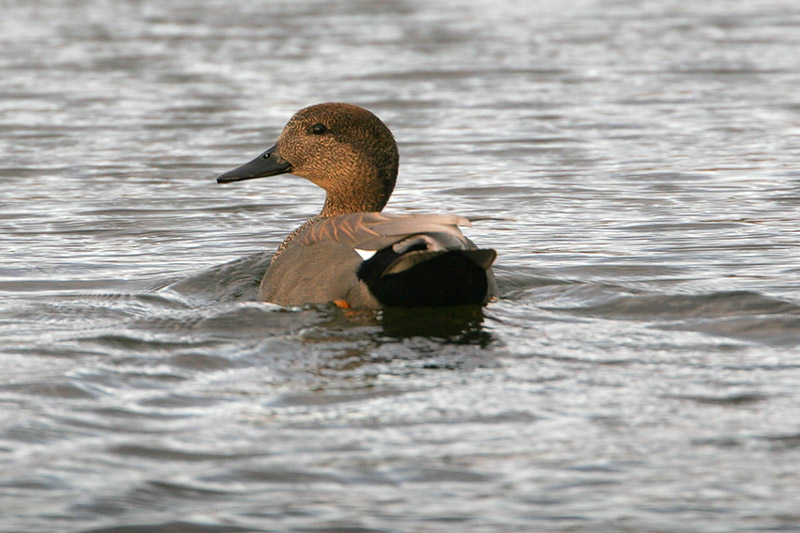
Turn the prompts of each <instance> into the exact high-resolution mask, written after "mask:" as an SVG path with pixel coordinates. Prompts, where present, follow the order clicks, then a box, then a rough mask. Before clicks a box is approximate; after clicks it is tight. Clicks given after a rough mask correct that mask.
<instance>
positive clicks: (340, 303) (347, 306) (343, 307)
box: [333, 300, 350, 309]
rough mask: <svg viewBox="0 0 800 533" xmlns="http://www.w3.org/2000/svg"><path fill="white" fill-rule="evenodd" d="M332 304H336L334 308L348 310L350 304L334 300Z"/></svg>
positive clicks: (345, 301)
mask: <svg viewBox="0 0 800 533" xmlns="http://www.w3.org/2000/svg"><path fill="white" fill-rule="evenodd" d="M333 303H334V304H336V307H340V308H342V309H350V304H349V303H347V300H334V301H333Z"/></svg>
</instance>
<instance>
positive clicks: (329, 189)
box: [217, 103, 398, 216]
mask: <svg viewBox="0 0 800 533" xmlns="http://www.w3.org/2000/svg"><path fill="white" fill-rule="evenodd" d="M397 165H398V153H397V144H396V143H395V140H394V137H393V136H392V133H391V132H390V131H389V128H387V127H386V125H385V124H384V123H383V122H381V120H380V119H379V118H378V117H376V116H375V115H373V114H372V113H371V112H369V111H367V110H366V109H364V108H361V107H358V106H355V105H352V104H343V103H326V104H317V105H313V106H311V107H306V108H305V109H301V110H300V111H298V112H297V113H296V114H295V115H294V116H293V117H292V118H291V119H290V120H289V122H288V123H287V124H286V126H285V127H284V128H283V131H282V132H281V134H280V136H279V137H278V142H277V143H276V144H275V145H274V146H272V147H271V148H269V149H267V150H266V151H264V152H263V153H262V154H261V155H259V156H258V157H256V158H255V159H253V160H252V161H250V162H248V163H245V164H244V165H242V166H240V167H237V168H235V169H233V170H230V171H228V172H225V173H224V174H221V175H220V176H219V177H218V178H217V182H218V183H229V182H232V181H241V180H247V179H254V178H263V177H266V176H274V175H277V174H284V173H287V172H289V173H292V174H294V175H296V176H300V177H303V178H306V179H308V180H309V181H311V182H313V183H314V184H316V185H318V186H319V187H322V188H323V189H325V192H326V198H325V205H324V207H323V209H322V213H321V215H322V216H335V215H341V214H347V213H358V212H368V211H380V210H381V209H383V207H384V206H385V205H386V202H387V201H388V200H389V196H391V194H392V190H393V189H394V184H395V181H396V179H397Z"/></svg>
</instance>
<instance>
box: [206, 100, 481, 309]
mask: <svg viewBox="0 0 800 533" xmlns="http://www.w3.org/2000/svg"><path fill="white" fill-rule="evenodd" d="M398 159H399V158H398V150H397V144H396V143H395V140H394V137H393V136H392V133H391V132H390V131H389V128H388V127H386V125H385V124H384V123H383V122H382V121H381V120H380V119H379V118H378V117H376V116H375V115H374V114H372V113H371V112H370V111H368V110H366V109H364V108H361V107H358V106H355V105H352V104H344V103H324V104H317V105H313V106H310V107H306V108H304V109H301V110H300V111H298V112H297V113H296V114H295V115H294V116H293V117H292V118H291V119H290V120H289V122H288V123H287V124H286V126H285V127H284V128H283V131H282V132H281V133H280V135H279V136H278V141H277V143H276V144H275V145H274V146H272V147H271V148H269V149H267V150H266V151H264V152H263V153H262V154H261V155H259V156H258V157H256V158H255V159H253V160H252V161H250V162H249V163H245V164H244V165H242V166H240V167H237V168H235V169H233V170H230V171H228V172H225V173H224V174H221V175H220V176H219V177H218V178H217V182H218V183H229V182H233V181H241V180H248V179H253V178H262V177H266V176H274V175H277V174H284V173H291V174H294V175H296V176H300V177H303V178H306V179H308V180H310V181H311V182H312V183H314V184H316V185H317V186H319V187H321V188H322V189H324V190H325V192H326V197H325V203H324V205H323V207H322V211H321V212H320V213H319V215H317V216H315V217H313V218H311V219H309V220H308V221H306V222H305V223H304V224H303V225H301V226H300V227H298V228H297V229H295V230H294V231H293V232H292V233H291V234H289V236H288V237H286V239H285V240H284V241H283V242H282V243H281V245H280V246H279V247H278V249H277V251H276V252H275V254H274V255H273V257H272V261H271V263H270V265H269V269H268V270H267V272H266V274H265V275H264V277H263V279H262V280H261V286H260V289H259V295H260V298H261V300H263V301H266V302H272V303H275V304H279V305H288V306H295V305H303V304H308V303H327V302H333V303H335V304H336V305H338V306H339V307H341V308H353V309H379V308H383V307H395V306H400V307H417V306H439V305H461V304H485V303H487V302H488V301H489V299H491V298H492V297H493V296H494V294H495V292H496V284H495V279H494V275H493V273H492V270H491V265H492V263H493V262H494V260H495V258H496V256H497V253H496V252H495V251H494V250H492V249H479V248H477V247H476V246H475V245H474V244H473V243H472V242H471V241H470V240H469V239H467V238H466V237H465V236H464V235H463V233H462V232H461V231H460V229H459V226H469V225H470V224H469V221H468V220H467V219H465V218H463V217H460V216H456V215H449V214H445V215H436V214H414V215H391V214H384V213H381V210H382V209H383V207H384V206H385V205H386V202H387V201H388V200H389V196H390V195H391V194H392V191H393V190H394V186H395V181H396V179H397V168H398Z"/></svg>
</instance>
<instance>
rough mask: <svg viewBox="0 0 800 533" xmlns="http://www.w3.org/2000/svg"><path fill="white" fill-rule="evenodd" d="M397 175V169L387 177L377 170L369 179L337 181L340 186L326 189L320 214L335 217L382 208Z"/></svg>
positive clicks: (387, 199) (390, 192)
mask: <svg viewBox="0 0 800 533" xmlns="http://www.w3.org/2000/svg"><path fill="white" fill-rule="evenodd" d="M396 175H397V174H396V170H395V171H394V172H393V173H392V172H391V170H390V171H389V173H387V175H386V177H384V176H383V175H382V173H381V172H379V171H376V172H374V173H373V174H372V175H371V176H369V178H367V179H364V177H363V176H361V177H358V178H356V179H351V180H343V182H337V185H340V186H337V187H335V188H329V189H328V190H327V191H326V193H327V195H326V196H325V205H324V206H323V207H322V212H321V213H320V216H321V217H334V216H337V215H347V214H349V213H368V212H373V211H380V210H382V209H383V207H384V206H385V205H386V202H388V201H389V196H390V195H391V194H392V189H393V188H394V180H395V176H396ZM387 178H388V179H387Z"/></svg>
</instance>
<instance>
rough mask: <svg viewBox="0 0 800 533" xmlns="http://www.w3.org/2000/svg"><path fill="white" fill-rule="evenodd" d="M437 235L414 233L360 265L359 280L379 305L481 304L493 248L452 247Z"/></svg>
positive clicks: (487, 291)
mask: <svg viewBox="0 0 800 533" xmlns="http://www.w3.org/2000/svg"><path fill="white" fill-rule="evenodd" d="M436 237H437V236H436V235H431V234H422V235H415V236H412V237H408V238H406V239H403V240H402V241H400V242H398V243H395V244H394V245H393V246H387V247H386V248H383V249H381V250H379V251H377V252H376V253H375V255H373V256H372V257H370V258H369V259H367V260H365V261H363V262H362V263H361V266H360V268H359V270H358V278H359V279H360V280H362V281H363V282H364V283H366V285H367V287H368V288H369V290H370V292H372V294H373V295H374V296H375V298H377V299H378V301H379V302H380V303H381V304H382V305H384V306H390V307H422V306H439V305H466V304H478V305H480V304H484V303H486V301H488V299H489V297H490V296H491V291H490V286H491V283H490V276H491V274H490V272H489V268H490V267H491V266H492V263H493V262H494V260H495V258H496V257H497V252H495V251H494V250H492V249H478V248H463V243H459V244H460V247H458V248H451V247H449V246H447V244H450V243H446V242H445V243H442V242H441V240H438V239H437V238H436Z"/></svg>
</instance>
